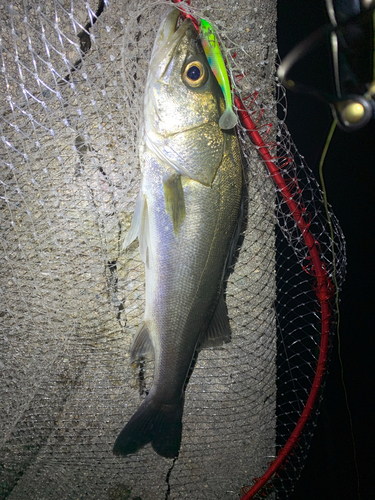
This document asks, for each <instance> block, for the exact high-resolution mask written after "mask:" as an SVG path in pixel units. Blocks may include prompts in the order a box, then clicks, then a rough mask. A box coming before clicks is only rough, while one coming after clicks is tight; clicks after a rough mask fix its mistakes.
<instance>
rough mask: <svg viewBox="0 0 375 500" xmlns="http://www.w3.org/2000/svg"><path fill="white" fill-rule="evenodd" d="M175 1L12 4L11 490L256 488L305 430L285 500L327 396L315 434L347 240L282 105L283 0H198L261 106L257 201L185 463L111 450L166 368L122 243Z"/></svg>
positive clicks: (8, 235)
mask: <svg viewBox="0 0 375 500" xmlns="http://www.w3.org/2000/svg"><path fill="white" fill-rule="evenodd" d="M180 7H181V6H180ZM169 8H170V3H169V2H168V3H167V2H160V1H156V2H149V3H146V2H144V3H142V4H139V2H136V1H128V2H123V1H120V0H111V1H108V2H104V1H100V2H94V1H92V0H91V1H90V2H78V1H71V0H69V1H67V0H65V1H64V0H63V1H59V2H58V1H56V0H47V1H45V2H39V1H38V0H31V1H30V2H29V3H28V4H27V5H26V4H25V3H24V2H21V1H18V0H17V1H14V2H12V3H9V4H7V5H4V4H2V5H1V6H0V18H1V36H0V48H1V62H0V64H1V72H0V95H1V100H0V106H1V117H0V137H1V143H0V144H1V145H0V169H1V176H0V179H1V189H2V192H1V195H0V196H1V198H0V200H1V206H0V215H1V244H2V253H1V264H2V273H1V278H0V279H1V301H0V303H1V312H0V317H1V332H0V335H1V336H0V351H1V358H0V363H1V365H0V366H1V376H2V383H1V385H0V387H1V389H0V390H1V397H0V400H1V418H0V425H1V430H2V442H1V452H0V453H1V457H0V463H1V469H0V474H1V486H0V498H2V499H3V498H4V499H5V498H7V499H12V500H17V499H19V500H21V499H24V498H28V499H35V500H36V499H41V498H44V499H48V500H54V499H56V500H57V499H59V500H60V499H62V500H65V499H75V498H85V497H87V498H91V499H98V500H102V499H104V498H108V499H110V500H120V499H125V498H128V499H133V500H135V499H142V500H147V499H164V498H170V499H172V498H175V499H182V498H189V499H197V500H200V499H203V498H207V499H209V500H212V499H214V498H217V499H224V498H233V499H235V498H241V496H243V495H245V496H246V495H247V497H248V498H250V496H253V494H252V493H251V490H250V488H251V486H252V485H253V483H254V480H255V478H259V477H261V476H263V474H264V473H266V472H267V470H269V466H270V464H272V463H275V459H276V456H277V454H278V452H279V451H280V450H283V449H285V445H286V444H287V443H290V442H291V441H290V436H291V435H292V436H293V435H294V436H295V438H293V439H294V441H293V442H292V447H291V449H290V450H289V451H288V453H287V454H286V455H285V456H284V457H283V461H282V464H281V467H278V469H277V470H276V471H273V473H272V475H271V477H270V480H269V481H268V482H266V483H265V485H264V484H263V485H262V488H263V489H262V491H261V492H260V494H262V496H263V497H264V496H269V498H275V496H276V497H277V498H287V496H288V494H289V493H290V491H291V490H292V488H293V484H294V482H295V480H296V479H297V478H298V475H299V473H300V471H301V469H302V467H303V463H304V459H305V457H306V454H307V450H308V445H309V441H310V438H311V435H312V431H313V427H314V425H315V416H316V408H317V405H316V404H315V400H314V401H312V405H311V408H310V409H309V417H308V418H306V419H305V422H304V423H305V427H304V429H303V430H302V431H301V432H300V433H299V434H298V436H297V435H296V434H293V432H294V431H295V429H296V425H298V422H300V419H301V416H303V414H304V413H303V412H304V408H305V407H306V402H308V401H310V403H311V400H309V394H311V389H312V386H313V384H314V377H315V376H316V371H317V366H320V367H322V370H323V371H324V368H325V359H324V360H323V365H322V359H321V358H319V354H320V353H322V352H325V353H326V354H327V346H326V347H325V348H324V349H325V350H324V351H322V347H321V333H322V325H323V326H324V328H323V329H325V339H327V335H328V334H329V333H332V332H333V331H334V326H335V314H336V312H335V303H334V302H333V301H332V299H331V298H330V295H331V294H332V292H334V289H333V288H334V286H335V287H336V290H337V289H339V287H340V284H341V281H342V279H343V275H344V265H345V249H344V244H343V237H342V234H341V231H340V228H339V226H338V224H337V221H336V219H335V217H334V216H333V214H332V213H331V215H330V218H331V224H332V232H331V231H330V224H329V222H328V220H327V214H326V212H325V210H324V206H323V200H322V195H321V192H320V191H319V189H318V186H317V183H316V181H315V180H314V178H313V177H312V174H311V172H310V170H309V169H308V168H307V167H306V165H305V164H304V162H303V159H302V158H301V157H300V156H299V155H298V152H297V151H296V149H295V147H294V145H293V141H292V139H291V137H290V135H289V133H288V131H287V130H286V129H285V126H284V124H283V120H282V119H278V118H277V117H276V106H277V105H279V106H281V108H283V106H284V104H283V102H284V101H283V90H282V88H281V87H280V86H278V85H275V80H274V61H275V57H276V44H275V19H276V5H275V2H274V1H272V0H270V1H269V2H265V1H262V2H261V1H258V0H254V1H252V2H247V1H242V0H239V1H238V2H232V3H228V2H224V1H215V2H209V1H198V0H196V1H195V2H193V4H192V5H191V6H189V5H187V4H186V3H183V7H182V8H183V9H184V10H185V12H189V13H190V14H191V15H192V16H194V17H195V18H196V19H198V20H199V19H200V18H201V17H204V18H205V19H207V20H208V21H209V22H210V23H211V25H212V26H213V27H214V29H215V30H216V34H217V36H218V39H219V41H220V42H221V48H222V51H223V55H224V57H225V58H226V63H227V69H228V72H229V75H230V79H231V81H232V85H233V91H234V92H235V93H236V96H237V97H240V98H241V99H242V103H244V105H245V107H246V108H247V109H248V110H249V114H246V115H247V116H248V117H249V118H250V119H251V120H252V122H249V121H247V122H245V125H241V126H240V125H239V126H238V137H239V140H240V143H241V149H242V154H243V158H244V162H243V164H244V179H245V183H246V197H245V199H246V203H245V209H244V211H245V215H244V222H243V225H242V227H241V234H240V239H239V241H240V248H239V249H238V251H237V252H236V255H235V256H234V257H235V258H234V260H233V265H232V266H231V272H230V273H227V276H226V283H225V290H226V303H227V307H228V316H229V320H230V325H231V331H232V334H231V341H230V342H229V343H226V344H224V345H222V346H220V347H216V348H209V349H203V350H202V351H201V352H200V354H199V356H198V358H197V360H196V364H195V368H194V372H193V374H192V375H191V378H190V381H189V384H188V387H187V390H186V396H185V408H184V415H183V433H182V442H181V449H180V453H179V456H178V458H177V459H175V460H169V459H165V458H163V457H160V456H159V455H157V454H156V453H155V452H154V451H153V449H152V448H151V446H149V445H148V446H146V447H144V448H142V449H140V450H139V451H138V452H137V453H136V454H130V455H128V456H126V457H118V456H114V455H113V453H112V447H113V443H114V441H115V439H116V437H117V435H118V433H119V432H120V431H121V429H122V427H123V425H124V423H125V422H126V421H127V420H129V418H130V417H131V416H132V415H133V413H134V412H135V410H136V409H137V408H138V407H139V406H140V404H141V402H142V400H143V399H144V398H145V397H146V395H147V393H148V392H149V390H150V388H151V386H152V381H153V369H154V367H153V363H152V362H149V361H146V360H145V361H142V362H141V363H140V364H139V365H138V366H136V367H134V366H132V365H131V364H130V348H131V343H132V339H133V336H134V334H135V332H136V330H137V328H138V326H139V324H140V323H141V321H142V317H143V313H144V307H145V277H144V264H143V262H142V260H141V258H140V255H139V251H138V245H137V243H133V244H132V245H130V246H129V248H128V249H126V250H123V249H122V243H123V239H124V237H125V234H126V233H127V231H128V229H129V227H130V224H131V220H132V216H133V212H134V209H135V203H136V198H137V195H138V192H139V189H140V183H141V174H140V165H139V144H140V140H141V134H142V133H143V132H142V124H143V122H144V117H143V110H142V103H143V96H144V92H145V83H146V78H147V71H148V63H149V60H150V57H151V50H152V46H153V43H154V40H155V36H156V33H157V30H158V28H159V26H160V23H161V21H162V19H163V18H164V16H165V14H166V12H167V9H169ZM236 106H237V108H240V107H241V102H239V101H238V100H237V101H236ZM239 114H240V115H241V111H240V113H239ZM271 124H272V127H271V126H270V125H271ZM246 128H247V129H249V128H250V129H253V131H254V132H256V133H257V134H258V136H257V137H258V139H259V138H260V139H261V140H263V141H264V143H261V142H259V140H258V139H257V137H255V135H253V137H252V140H250V138H249V135H248V134H247V131H246ZM255 129H256V130H255ZM254 140H255V142H256V144H257V145H256V146H254ZM262 147H264V148H265V150H263V149H262ZM265 151H268V154H269V157H267V155H265ZM260 153H263V156H262V155H261V154H260ZM270 158H271V160H270ZM267 162H268V163H267ZM272 165H274V166H275V168H276V170H273V171H272V168H271V171H270V168H269V167H272ZM279 174H280V175H281V177H278V175H279ZM291 198H292V200H293V203H291V201H290V199H291ZM301 228H302V230H301ZM307 234H308V235H311V238H312V239H306V235H307ZM332 237H333V239H332ZM312 249H315V250H314V251H315V253H318V257H319V259H318V261H317V260H316V258H315V260H314V258H313V257H312V254H311V250H312ZM333 249H334V255H333V254H332V250H333ZM317 262H319V263H320V264H319V265H320V268H319V272H321V276H323V278H322V279H321V280H320V282H319V280H318V279H317V274H319V273H318V272H317ZM322 280H323V281H322ZM322 282H324V284H325V288H324V287H323V288H322V287H321V286H320V285H321V283H322ZM319 283H320V285H319ZM329 283H333V284H334V286H332V287H331V289H328V288H329V287H328V288H327V284H329ZM322 292H324V294H325V295H324V294H323V293H322ZM323 295H324V296H323ZM323 305H324V307H325V308H326V309H327V308H328V312H327V311H326V314H325V316H324V318H323V316H322V306H323ZM322 319H323V320H322ZM327 328H328V330H327ZM318 360H319V363H318ZM320 394H321V393H320V392H318V393H317V394H316V399H317V401H318V400H319V397H320ZM258 484H259V483H258ZM249 491H250V493H247V492H249ZM255 494H256V493H255ZM249 495H250V496H249Z"/></svg>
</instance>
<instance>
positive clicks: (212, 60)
mask: <svg viewBox="0 0 375 500" xmlns="http://www.w3.org/2000/svg"><path fill="white" fill-rule="evenodd" d="M200 32H201V36H202V45H203V50H204V53H205V54H206V57H207V60H208V62H209V65H210V67H211V69H212V72H213V74H214V75H215V77H216V79H217V81H218V83H219V85H220V87H221V90H222V92H223V95H224V100H225V111H224V113H223V115H222V116H221V117H220V120H219V126H220V128H222V129H224V130H227V129H231V128H233V127H234V126H235V125H236V124H237V116H236V114H235V113H234V111H233V109H232V93H231V90H230V85H229V79H228V73H227V70H226V67H225V64H224V59H223V56H222V54H221V51H220V47H219V42H218V40H217V38H216V36H215V33H214V30H213V28H212V26H211V24H210V23H209V22H208V21H206V20H205V19H201V25H200Z"/></svg>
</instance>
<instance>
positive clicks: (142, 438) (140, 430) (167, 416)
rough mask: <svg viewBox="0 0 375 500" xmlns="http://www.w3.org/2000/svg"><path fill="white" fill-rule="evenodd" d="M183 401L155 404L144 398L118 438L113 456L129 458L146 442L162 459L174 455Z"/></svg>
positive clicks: (179, 437) (176, 447)
mask: <svg viewBox="0 0 375 500" xmlns="http://www.w3.org/2000/svg"><path fill="white" fill-rule="evenodd" d="M182 411H183V400H181V402H180V403H179V404H177V405H160V404H159V405H155V404H153V402H152V398H150V396H148V397H147V398H146V399H145V400H144V401H143V403H142V405H141V406H140V407H139V408H138V410H137V411H136V412H135V413H134V415H133V416H132V417H131V419H130V420H129V422H128V423H127V424H126V425H125V427H124V428H123V430H122V431H121V432H120V434H119V435H118V437H117V439H116V442H115V445H114V447H113V453H114V454H115V455H124V456H125V455H129V454H130V453H135V452H136V451H138V450H139V449H140V448H142V446H145V445H146V444H147V443H150V442H151V444H152V447H153V448H154V450H155V451H156V453H158V454H159V455H161V456H162V457H166V458H174V457H176V456H177V455H178V452H179V450H180V445H181V434H182Z"/></svg>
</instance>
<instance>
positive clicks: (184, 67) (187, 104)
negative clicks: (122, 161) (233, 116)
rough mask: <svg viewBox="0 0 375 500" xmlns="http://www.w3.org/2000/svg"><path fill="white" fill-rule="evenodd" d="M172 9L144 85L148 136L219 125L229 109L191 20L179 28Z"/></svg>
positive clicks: (162, 27) (154, 50)
mask: <svg viewBox="0 0 375 500" xmlns="http://www.w3.org/2000/svg"><path fill="white" fill-rule="evenodd" d="M178 18H179V11H178V9H176V8H173V9H172V10H171V11H170V12H169V13H168V14H167V16H166V18H165V19H164V21H163V22H162V24H161V26H160V29H159V31H158V34H157V36H156V40H155V43H154V48H153V51H152V55H151V60H150V65H149V73H148V78H147V83H146V89H145V102H144V111H145V113H144V116H145V129H146V130H145V131H146V135H148V136H149V137H153V138H154V141H155V142H157V138H156V136H159V139H160V138H163V137H164V138H166V137H170V136H172V135H173V134H178V133H181V132H184V131H187V130H189V129H192V128H195V127H199V126H201V125H203V124H205V123H218V122H219V119H220V116H221V115H222V114H223V111H224V109H225V103H224V97H223V93H222V91H221V88H220V86H219V84H218V82H217V80H216V78H215V76H214V74H213V72H212V70H211V68H210V65H209V63H208V61H207V58H206V56H205V53H204V50H203V47H202V44H201V42H200V37H199V34H198V33H197V31H196V29H195V28H194V25H193V23H192V21H191V20H190V19H185V20H184V21H183V22H182V23H181V24H180V25H179V26H178V24H177V23H178Z"/></svg>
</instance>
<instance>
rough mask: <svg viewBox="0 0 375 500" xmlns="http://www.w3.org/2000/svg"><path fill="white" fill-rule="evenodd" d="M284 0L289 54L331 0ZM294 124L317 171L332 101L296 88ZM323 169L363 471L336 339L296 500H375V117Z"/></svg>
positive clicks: (282, 37)
mask: <svg viewBox="0 0 375 500" xmlns="http://www.w3.org/2000/svg"><path fill="white" fill-rule="evenodd" d="M278 4H279V5H278V11H279V12H278V38H279V52H280V55H281V57H283V56H285V55H286V54H287V52H288V51H289V50H290V49H292V48H293V46H294V45H296V44H297V43H298V42H299V41H301V40H302V39H304V38H305V37H306V36H307V35H308V34H309V33H311V32H312V31H314V30H315V29H316V28H318V27H319V26H321V25H322V24H326V23H327V22H328V17H327V15H326V13H325V9H324V7H325V2H324V0H279V1H278ZM359 57H360V56H359ZM287 125H288V128H289V130H290V132H291V134H292V137H293V139H294V142H295V144H296V145H297V148H298V150H299V152H300V153H301V154H302V155H303V156H304V157H305V159H306V161H307V163H308V164H309V165H310V167H311V168H312V169H313V170H314V172H315V174H316V176H317V171H318V162H319V158H320V155H321V152H322V149H323V146H324V143H325V139H326V136H327V132H328V130H329V128H330V125H331V112H330V109H329V107H328V106H327V105H325V104H323V103H321V102H319V101H318V100H316V99H314V98H312V97H309V96H301V95H297V94H292V93H290V92H289V93H288V118H287ZM324 176H325V181H326V188H327V194H328V200H329V202H330V204H331V205H332V207H333V210H334V212H335V214H336V216H337V217H338V219H339V221H340V224H341V227H342V229H343V232H344V234H345V237H346V242H347V257H348V266H347V277H346V281H345V283H344V286H343V291H342V294H341V306H340V311H341V328H340V336H341V355H342V361H343V366H344V380H345V386H346V390H347V395H348V403H349V407H350V411H351V415H352V420H353V433H354V441H355V447H356V455H357V458H356V464H357V468H358V474H357V473H356V466H355V460H354V456H355V452H354V450H353V443H352V437H351V430H350V423H349V415H348V410H347V409H346V404H345V397H344V388H343V383H342V376H341V368H340V364H339V360H338V345H337V340H335V342H334V348H333V353H332V359H331V363H330V367H329V375H328V378H327V384H326V387H325V391H324V399H323V403H322V406H321V413H320V416H319V419H318V427H317V429H316V432H315V436H314V438H313V442H312V446H311V448H310V452H309V456H308V459H307V462H306V466H305V469H304V471H303V473H302V476H301V479H300V481H299V482H298V483H297V485H296V489H295V492H294V494H293V496H291V500H317V499H320V500H325V499H327V500H328V499H330V500H335V499H340V500H346V499H348V500H349V499H350V500H355V499H359V498H361V499H362V500H369V499H372V498H375V487H374V484H373V478H374V476H375V472H374V471H375V453H374V444H375V425H374V416H375V411H374V410H375V404H374V396H375V329H374V326H373V324H374V320H373V315H374V311H375V300H374V299H375V297H374V283H375V272H374V263H373V259H374V258H375V253H374V249H375V241H374V239H375V224H374V209H373V206H374V199H375V120H373V121H372V122H370V124H368V125H367V126H366V127H365V128H364V129H363V130H361V131H357V132H352V133H345V132H343V131H341V130H336V132H335V135H334V138H333V142H332V145H331V147H330V150H329V152H328V155H327V159H326V163H325V167H324ZM358 481H359V489H360V496H359V494H358V486H357V482H358Z"/></svg>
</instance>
